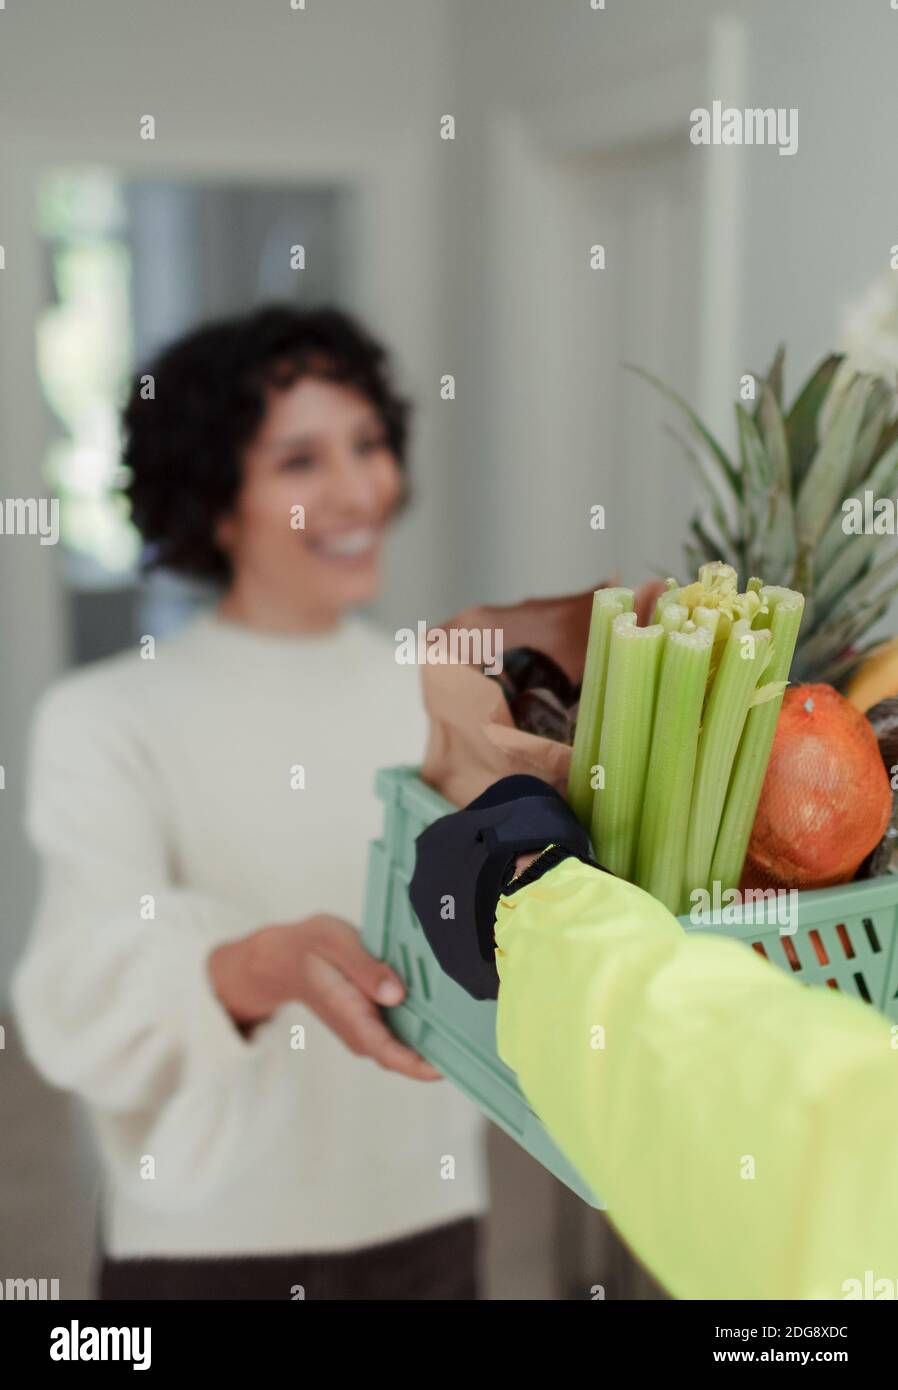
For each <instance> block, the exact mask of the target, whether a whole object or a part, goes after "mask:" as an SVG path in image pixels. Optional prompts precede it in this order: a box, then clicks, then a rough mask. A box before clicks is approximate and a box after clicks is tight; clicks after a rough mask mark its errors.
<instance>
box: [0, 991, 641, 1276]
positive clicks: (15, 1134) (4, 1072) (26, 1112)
mask: <svg viewBox="0 0 898 1390" xmlns="http://www.w3.org/2000/svg"><path fill="white" fill-rule="evenodd" d="M0 1029H2V1032H0V1042H2V1044H3V1045H2V1049H0V1076H2V1092H0V1093H2V1100H3V1106H2V1112H3V1117H4V1122H3V1124H2V1125H0V1279H7V1278H45V1279H47V1280H50V1279H58V1280H59V1294H60V1297H61V1298H90V1297H92V1292H91V1290H92V1263H93V1256H94V1240H95V1232H96V1226H97V1198H98V1190H99V1174H98V1169H97V1164H96V1161H95V1158H94V1155H93V1151H92V1144H91V1138H90V1133H89V1129H88V1126H87V1123H86V1120H85V1117H84V1114H83V1112H82V1111H81V1109H80V1107H79V1106H78V1105H77V1104H76V1103H75V1102H73V1101H72V1100H71V1099H70V1098H69V1097H68V1096H66V1095H63V1094H62V1093H60V1092H59V1091H54V1090H52V1089H51V1088H50V1087H49V1086H47V1085H45V1083H44V1082H43V1081H42V1080H41V1079H40V1077H38V1076H37V1074H36V1073H35V1072H34V1070H33V1068H32V1067H31V1065H30V1064H29V1063H28V1061H27V1060H26V1058H25V1056H24V1055H23V1053H22V1050H21V1047H20V1045H19V1042H18V1039H17V1037H16V1031H15V1026H14V1024H13V1023H12V1020H11V1019H9V1018H8V1017H6V1018H0ZM489 1156H490V1171H491V1175H492V1189H493V1194H494V1195H493V1210H492V1213H491V1215H490V1218H489V1222H488V1228H487V1239H486V1251H485V1268H484V1282H485V1289H486V1296H487V1298H488V1299H491V1300H528V1299H530V1300H546V1299H561V1298H565V1299H596V1298H617V1299H621V1298H637V1299H646V1298H658V1297H663V1295H662V1294H661V1293H660V1291H659V1290H658V1289H657V1288H656V1286H655V1285H654V1284H653V1283H652V1281H651V1280H650V1278H649V1276H648V1275H646V1274H645V1273H644V1271H642V1270H641V1268H640V1267H639V1266H638V1265H637V1264H636V1263H635V1262H634V1261H633V1260H632V1259H631V1257H630V1256H629V1254H628V1253H627V1251H626V1249H625V1248H624V1247H623V1246H622V1245H621V1243H620V1241H618V1239H617V1237H616V1236H615V1235H614V1233H613V1231H612V1230H611V1228H610V1226H609V1225H608V1223H607V1221H606V1220H605V1218H604V1217H603V1216H602V1215H601V1214H600V1213H598V1212H593V1211H591V1210H590V1209H589V1208H587V1207H585V1206H584V1205H583V1203H582V1202H581V1201H580V1200H579V1199H578V1198H577V1197H575V1196H574V1195H573V1194H572V1193H569V1192H568V1190H567V1189H566V1188H564V1187H562V1185H561V1184H560V1183H558V1182H557V1181H556V1180H555V1179H554V1178H553V1177H552V1176H551V1175H550V1174H549V1173H547V1172H546V1171H545V1169H543V1168H541V1167H540V1165H539V1164H537V1163H536V1162H535V1161H534V1160H533V1159H532V1158H530V1156H529V1155H528V1154H526V1153H525V1152H524V1151H523V1150H522V1149H520V1148H519V1147H518V1145H517V1144H515V1143H513V1141H512V1140H510V1139H508V1138H507V1137H506V1136H505V1135H504V1134H502V1133H501V1132H500V1131H499V1130H496V1129H492V1130H491V1131H490V1138H489Z"/></svg>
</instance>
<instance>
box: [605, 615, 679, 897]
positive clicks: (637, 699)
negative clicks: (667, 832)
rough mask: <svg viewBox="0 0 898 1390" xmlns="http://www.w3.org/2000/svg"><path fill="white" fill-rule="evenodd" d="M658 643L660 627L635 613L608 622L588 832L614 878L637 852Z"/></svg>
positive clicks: (629, 867)
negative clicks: (597, 768)
mask: <svg viewBox="0 0 898 1390" xmlns="http://www.w3.org/2000/svg"><path fill="white" fill-rule="evenodd" d="M663 643H664V628H663V627H661V626H660V625H659V624H653V625H652V626H651V627H637V626H636V614H635V613H622V614H621V616H620V617H619V618H615V619H614V621H613V623H612V625H611V643H610V648H609V653H608V678H607V684H606V688H605V709H604V716H603V719H602V731H601V737H600V739H599V762H600V764H601V766H602V768H603V770H604V787H603V788H602V790H601V791H598V792H596V795H595V799H594V802H593V817H592V838H593V844H594V846H595V851H596V856H597V858H598V861H599V863H600V864H601V865H602V867H603V868H605V869H607V870H608V871H609V872H610V873H613V874H617V876H618V877H619V878H630V877H631V875H632V872H633V864H634V862H635V858H636V845H637V841H638V835H639V820H640V816H641V813H642V800H643V793H644V791H645V780H646V771H647V769H648V758H649V747H650V743H651V736H652V721H653V718H654V712H655V690H656V686H657V683H658V668H659V665H660V659H661V651H662V646H663Z"/></svg>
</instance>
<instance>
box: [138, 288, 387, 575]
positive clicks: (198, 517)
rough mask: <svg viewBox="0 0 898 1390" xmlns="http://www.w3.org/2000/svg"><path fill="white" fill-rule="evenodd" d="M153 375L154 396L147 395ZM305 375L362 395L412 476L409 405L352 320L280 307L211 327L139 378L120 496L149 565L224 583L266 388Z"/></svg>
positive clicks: (376, 348) (332, 312)
mask: <svg viewBox="0 0 898 1390" xmlns="http://www.w3.org/2000/svg"><path fill="white" fill-rule="evenodd" d="M147 374H150V375H152V377H153V381H154V397H153V399H145V397H144V395H143V394H142V390H141V381H142V379H144V378H145V377H146V375H147ZM303 376H313V377H318V378H325V379H327V380H330V381H339V382H342V383H345V384H346V385H349V386H352V387H354V388H355V389H356V390H357V391H359V392H360V393H361V394H362V395H363V396H365V397H367V399H368V400H369V401H370V402H371V404H372V405H373V406H374V407H375V409H376V410H377V412H378V415H379V416H380V419H381V421H382V423H383V426H384V429H385V431H386V434H387V439H388V441H389V444H390V448H391V449H392V451H393V453H394V454H395V455H396V458H397V460H398V462H399V466H400V468H401V469H402V470H403V472H404V471H405V469H406V448H407V442H408V421H409V405H408V402H407V401H406V400H404V399H403V398H402V397H400V396H399V395H398V394H397V393H396V390H395V388H394V386H393V382H392V377H391V372H390V364H389V359H388V356H387V353H386V351H385V349H384V348H383V347H382V346H381V344H380V343H378V342H377V341H375V339H374V338H372V337H371V336H370V335H369V334H368V333H367V332H366V330H365V329H363V328H362V327H361V326H360V325H359V324H358V323H356V322H355V321H354V320H353V319H351V318H350V317H349V316H348V315H347V314H344V313H341V312H340V311H339V310H337V309H331V308H319V309H308V310H303V309H294V308H290V307H288V306H280V305H273V306H271V307H268V308H262V309H257V310H254V311H253V312H252V313H249V314H244V315H240V316H239V317H236V318H230V319H225V320H223V321H221V322H219V323H212V324H207V325H205V326H204V327H202V328H198V329H195V330H194V331H193V332H191V333H188V334H186V335H185V336H184V337H183V338H179V339H178V340H177V342H175V343H172V344H171V345H170V346H169V347H167V348H165V349H164V351H163V352H161V353H160V354H159V355H158V356H157V357H156V358H155V360H154V361H153V362H151V363H150V364H149V365H148V366H147V367H146V368H144V369H143V370H142V371H141V372H140V373H139V374H138V375H137V376H136V377H135V379H134V382H133V385H132V388H131V393H130V396H129V399H128V402H127V405H126V406H125V409H124V412H123V416H122V421H123V425H124V435H125V437H124V453H123V463H124V466H125V468H126V469H127V481H126V483H125V485H124V493H125V495H126V497H128V498H129V499H130V503H131V515H132V519H133V521H134V523H135V525H136V526H137V528H138V530H139V531H140V532H141V534H142V536H143V538H144V541H145V542H146V545H147V551H146V556H145V565H146V567H147V568H165V569H169V570H173V571H175V572H176V573H179V574H183V575H190V576H193V577H196V578H200V579H206V580H214V581H217V582H219V583H224V582H226V581H227V580H228V578H229V576H230V564H229V562H228V558H227V556H226V555H225V554H224V552H223V551H222V550H221V549H220V548H219V546H218V544H217V543H216V540H215V529H216V522H217V521H218V520H219V518H221V517H222V516H225V515H227V513H228V512H229V511H230V509H231V507H232V506H233V504H234V501H235V500H236V497H237V494H238V491H239V488H240V482H241V459H242V455H243V451H244V449H245V448H246V446H247V445H248V444H249V443H250V441H251V439H252V438H253V436H254V434H255V433H256V431H257V430H258V428H259V426H260V424H261V422H262V419H263V416H264V414H265V409H266V403H267V396H268V392H269V391H270V389H271V388H272V387H273V388H275V389H278V388H280V389H283V388H285V387H288V386H290V385H292V384H293V382H295V381H297V380H299V379H300V378H301V377H303Z"/></svg>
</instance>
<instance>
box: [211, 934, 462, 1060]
mask: <svg viewBox="0 0 898 1390" xmlns="http://www.w3.org/2000/svg"><path fill="white" fill-rule="evenodd" d="M208 969H209V977H210V979H211V981H212V987H213V989H214V990H215V993H216V995H217V996H218V999H219V1000H220V1001H221V1003H222V1004H223V1005H224V1007H225V1008H226V1009H227V1011H228V1013H229V1014H230V1015H231V1017H232V1018H233V1020H234V1022H235V1023H236V1024H237V1025H238V1026H239V1027H246V1026H247V1025H252V1024H254V1023H260V1022H261V1021H262V1020H263V1019H266V1018H270V1017H271V1015H272V1014H273V1013H274V1011H275V1010H276V1009H277V1008H278V1007H279V1006H280V1005H281V1004H286V1003H288V1002H291V1001H295V1002H298V1003H303V1004H306V1005H308V1007H309V1008H310V1009H311V1010H312V1012H313V1013H316V1014H317V1015H318V1017H319V1018H320V1019H321V1020H322V1022H323V1023H326V1024H327V1026H328V1027H329V1028H330V1029H331V1030H332V1031H333V1032H334V1033H336V1034H337V1037H338V1038H340V1039H341V1040H342V1041H343V1042H344V1043H345V1044H346V1046H347V1047H348V1048H349V1050H350V1052H354V1053H355V1055H356V1056H357V1057H370V1058H372V1060H373V1061H375V1062H377V1063H378V1065H379V1066H381V1067H384V1068H385V1069H386V1070H387V1071H398V1072H401V1073H402V1074H403V1076H411V1077H414V1079H415V1080H417V1081H439V1080H440V1073H439V1072H438V1071H436V1070H435V1068H434V1067H432V1066H430V1064H429V1063H428V1062H425V1061H424V1060H423V1058H421V1057H419V1056H418V1054H417V1053H416V1052H413V1051H412V1049H411V1048H409V1047H406V1046H405V1045H404V1044H403V1043H401V1042H400V1041H399V1040H398V1038H396V1037H395V1035H394V1034H393V1033H391V1032H390V1030H389V1028H388V1027H387V1026H386V1024H385V1023H384V1021H383V1018H382V1017H381V1015H380V1012H379V1009H378V1007H377V1006H378V1005H383V1006H389V1005H392V1004H398V1003H399V1002H400V1001H401V1000H402V998H403V996H404V994H405V987H404V986H403V984H402V981H401V980H400V979H399V977H398V975H396V974H395V972H394V971H392V970H391V969H390V967H389V966H388V965H384V964H383V962H382V961H379V960H375V959H374V957H373V956H370V955H369V954H368V952H367V951H366V950H365V948H364V947H363V946H362V943H361V942H360V940H359V937H358V933H357V932H355V931H354V930H353V928H352V927H351V926H350V925H349V923H348V922H345V921H343V919H342V918H340V917H332V916H330V914H328V913H319V914H317V915H316V916H314V917H306V918H305V919H304V920H303V921H301V922H288V923H286V924H284V925H283V926H273V927H260V928H259V930H258V931H254V932H252V933H251V934H250V935H249V936H245V937H243V938H241V939H240V940H239V941H229V942H227V943H225V944H224V945H222V946H217V947H216V948H215V950H214V951H213V952H212V953H211V955H210V956H209V963H208Z"/></svg>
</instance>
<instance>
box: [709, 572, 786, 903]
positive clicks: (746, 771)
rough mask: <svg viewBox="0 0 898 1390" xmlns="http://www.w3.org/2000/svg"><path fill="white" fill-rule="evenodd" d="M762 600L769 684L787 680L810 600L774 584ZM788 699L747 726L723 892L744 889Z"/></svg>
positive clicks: (725, 843) (722, 838)
mask: <svg viewBox="0 0 898 1390" xmlns="http://www.w3.org/2000/svg"><path fill="white" fill-rule="evenodd" d="M761 597H762V599H763V600H764V602H765V603H766V605H767V610H768V611H767V613H766V614H765V613H759V614H758V617H757V619H756V625H758V626H760V625H764V626H767V625H769V628H770V636H771V639H772V642H773V657H772V659H771V662H770V665H769V666H768V667H767V670H766V671H765V672H764V681H765V682H768V681H769V682H771V683H772V682H774V681H777V682H779V681H787V680H788V679H789V668H790V666H791V665H792V656H793V653H794V651H795V643H796V641H797V638H798V629H799V627H800V626H801V618H802V614H803V612H804V598H803V597H802V595H801V594H799V593H798V592H797V591H796V590H795V589H782V588H779V587H775V586H772V585H771V586H769V587H767V588H764V589H762V590H761ZM783 694H785V690H783V693H782V694H780V695H779V696H777V697H776V698H774V699H772V700H768V701H766V702H765V703H764V704H762V705H756V706H755V707H754V708H753V709H751V710H749V714H748V718H747V720H746V722H745V732H744V733H743V735H742V740H741V742H740V744H739V751H738V753H737V755H736V763H735V766H734V768H733V776H732V779H731V781H730V786H729V790H728V792H727V798H726V805H725V807H724V812H723V817H722V819H721V822H720V830H719V832H718V835H717V846H716V848H715V851H714V858H713V860H712V864H711V882H712V883H714V882H719V883H720V887H721V891H722V892H723V891H724V890H726V889H727V888H736V887H738V884H739V879H740V877H741V875H742V866H743V864H744V862H745V855H746V852H747V850H748V843H749V840H750V839H751V831H752V826H753V825H754V819H755V813H756V812H757V809H758V802H759V801H760V799H761V788H762V787H763V785H764V776H765V774H766V772H767V763H768V761H769V759H770V749H771V747H772V746H773V736H774V734H775V733H776V721H777V719H778V718H779V712H780V706H781V705H782V703H783Z"/></svg>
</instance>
